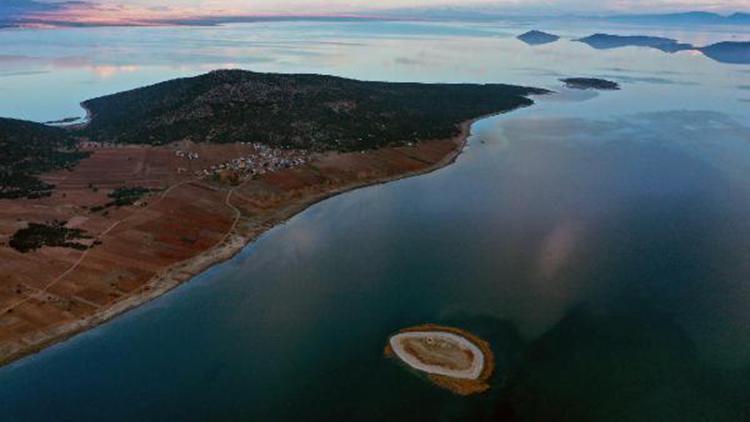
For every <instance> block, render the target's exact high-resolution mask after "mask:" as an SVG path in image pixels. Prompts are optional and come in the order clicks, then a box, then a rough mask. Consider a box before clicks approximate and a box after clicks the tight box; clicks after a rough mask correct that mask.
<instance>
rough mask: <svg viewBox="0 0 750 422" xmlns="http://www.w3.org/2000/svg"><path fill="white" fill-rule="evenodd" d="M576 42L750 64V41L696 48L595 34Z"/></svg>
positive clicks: (654, 39) (674, 42)
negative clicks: (689, 52) (696, 54)
mask: <svg viewBox="0 0 750 422" xmlns="http://www.w3.org/2000/svg"><path fill="white" fill-rule="evenodd" d="M574 41H577V42H582V43H584V44H586V45H588V46H590V47H592V48H596V49H598V50H608V49H614V48H623V47H647V48H654V49H657V50H660V51H663V52H665V53H677V52H679V51H687V50H692V51H700V52H701V53H703V55H704V56H706V57H708V58H710V59H712V60H715V61H717V62H720V63H728V64H748V63H750V41H724V42H719V43H716V44H711V45H708V46H705V47H696V46H694V45H692V44H687V43H681V42H679V41H677V40H673V39H671V38H662V37H650V36H645V35H627V36H626V35H612V34H594V35H590V36H588V37H584V38H579V39H577V40H574Z"/></svg>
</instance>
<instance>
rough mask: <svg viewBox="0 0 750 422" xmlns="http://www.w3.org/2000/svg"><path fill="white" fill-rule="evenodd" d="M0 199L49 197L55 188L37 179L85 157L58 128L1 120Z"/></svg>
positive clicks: (72, 164) (64, 132)
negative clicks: (40, 175) (45, 173)
mask: <svg viewBox="0 0 750 422" xmlns="http://www.w3.org/2000/svg"><path fill="white" fill-rule="evenodd" d="M0 150H2V154H0V199H17V198H40V197H44V196H49V195H50V194H51V191H52V189H53V188H54V186H52V185H50V184H48V183H45V182H43V181H41V180H39V179H38V178H37V177H36V176H37V175H39V174H41V173H44V172H48V171H52V170H58V169H64V168H71V167H73V166H74V165H75V164H76V163H78V161H80V160H81V159H83V158H84V157H86V156H87V155H88V154H86V153H84V152H80V151H78V150H77V148H76V144H75V141H74V140H73V139H72V138H71V137H70V136H69V134H68V133H67V132H66V131H64V130H63V129H60V128H54V127H49V126H45V125H42V124H39V123H33V122H26V121H21V120H14V119H4V118H0Z"/></svg>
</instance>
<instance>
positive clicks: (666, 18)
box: [605, 12, 750, 25]
mask: <svg viewBox="0 0 750 422" xmlns="http://www.w3.org/2000/svg"><path fill="white" fill-rule="evenodd" d="M605 19H606V20H608V21H615V22H622V23H630V24H644V25H745V24H750V14H748V13H741V12H738V13H735V14H733V15H729V16H724V15H720V14H718V13H711V12H686V13H667V14H647V15H615V16H609V17H606V18H605Z"/></svg>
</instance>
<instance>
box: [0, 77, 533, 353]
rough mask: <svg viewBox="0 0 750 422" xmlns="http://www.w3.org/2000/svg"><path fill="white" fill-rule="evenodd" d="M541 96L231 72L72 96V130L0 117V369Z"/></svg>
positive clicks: (446, 152)
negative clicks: (81, 117)
mask: <svg viewBox="0 0 750 422" xmlns="http://www.w3.org/2000/svg"><path fill="white" fill-rule="evenodd" d="M547 92H548V91H546V90H543V89H536V88H527V87H520V86H511V85H502V84H485V85H482V84H418V83H387V82H364V81H355V80H350V79H343V78H337V77H332V76H324V75H286V74H266V73H253V72H247V71H239V70H231V71H215V72H211V73H208V74H205V75H201V76H197V77H193V78H183V79H177V80H173V81H167V82H163V83H160V84H156V85H153V86H149V87H145V88H140V89H136V90H132V91H128V92H123V93H119V94H114V95H109V96H105V97H101V98H97V99H93V100H89V101H86V102H84V106H85V107H86V108H87V109H88V111H89V119H88V120H87V123H86V124H83V125H70V126H63V127H57V126H48V125H43V124H39V123H34V122H27V121H20V120H13V119H0V148H2V149H3V151H4V154H2V155H0V260H2V262H4V263H5V264H6V265H4V266H3V268H4V269H6V270H3V271H4V272H3V273H2V274H0V362H8V361H10V360H13V359H15V358H18V357H20V356H23V355H25V354H28V353H31V352H33V351H35V350H39V349H41V348H43V347H45V346H47V345H49V344H51V343H54V342H57V341H60V340H62V339H64V338H66V337H68V336H70V335H72V334H74V333H76V332H79V331H82V330H85V329H88V328H90V327H92V326H95V325H97V324H99V323H101V322H103V321H106V320H108V319H110V318H112V317H114V316H115V315H118V314H120V313H122V312H123V311H125V310H127V309H130V308H132V307H134V306H138V305H140V304H142V303H144V302H145V301H148V300H150V299H151V298H154V297H156V296H159V295H161V294H162V293H164V292H166V291H168V290H169V289H171V288H173V287H175V286H177V285H179V284H180V283H182V282H184V281H186V280H188V279H190V278H191V277H193V276H194V275H196V274H198V273H200V272H202V271H203V270H205V269H206V268H208V267H209V266H211V265H213V264H215V263H217V262H220V261H223V260H226V259H228V258H230V257H231V256H233V255H234V254H235V253H237V252H238V251H240V250H241V249H242V247H244V246H245V245H246V244H247V243H248V242H250V241H252V240H253V239H255V238H257V236H259V235H260V234H261V233H264V232H265V231H266V230H268V229H269V228H271V227H273V226H275V225H276V224H278V223H280V222H283V221H285V220H286V219H288V218H290V217H291V216H292V215H294V214H296V213H298V212H300V211H302V210H304V209H305V208H307V207H308V206H310V205H311V204H313V203H316V202H318V201H321V200H323V199H325V198H328V197H330V196H332V195H336V194H339V193H342V192H346V191H349V190H352V189H356V188H360V187H363V186H367V185H372V184H376V183H384V182H388V181H392V180H396V179H400V178H404V177H410V176H414V175H418V174H424V173H427V172H430V171H433V170H435V169H438V168H441V167H443V166H446V165H448V164H450V163H451V162H453V160H454V159H455V158H456V156H457V155H458V154H459V153H460V152H461V150H462V148H463V146H464V144H465V142H466V139H467V137H468V135H469V133H470V126H471V122H472V121H473V120H475V119H478V118H480V117H483V116H487V115H491V114H496V113H502V112H508V111H511V110H514V109H516V108H518V107H525V106H529V105H531V104H533V101H532V100H531V99H529V98H528V96H530V95H537V94H545V93H547ZM7 269H13V271H10V270H7ZM31 273H33V277H29V276H28V274H31Z"/></svg>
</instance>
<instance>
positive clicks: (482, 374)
mask: <svg viewBox="0 0 750 422" xmlns="http://www.w3.org/2000/svg"><path fill="white" fill-rule="evenodd" d="M409 333H414V334H421V333H443V334H447V335H453V336H457V337H459V338H461V339H462V340H463V341H465V342H466V343H469V344H471V345H473V346H474V348H476V349H477V350H479V352H480V354H481V357H482V360H481V368H480V371H479V374H478V375H477V377H475V378H461V377H454V376H451V375H446V374H441V373H437V372H430V371H425V370H424V369H421V368H418V367H415V366H414V365H412V364H411V363H410V362H408V361H406V360H405V359H404V358H403V357H402V356H401V355H400V354H399V353H398V352H397V351H396V350H395V349H394V347H393V345H392V344H391V342H392V340H393V339H394V338H395V337H396V336H398V335H400V334H409ZM383 354H384V356H385V357H386V358H393V359H396V360H398V361H399V362H400V363H401V364H403V365H406V366H407V367H409V368H411V369H412V370H414V371H417V372H419V373H421V374H423V375H424V376H426V378H427V379H428V380H429V381H430V382H432V383H433V384H435V385H436V386H438V387H441V388H445V389H446V390H448V391H450V392H452V393H455V394H458V395H460V396H471V395H474V394H482V393H485V392H487V391H488V390H489V389H490V388H491V385H490V380H491V379H492V376H493V375H494V374H495V355H494V354H493V353H492V348H491V347H490V344H489V343H488V342H486V341H485V340H483V339H481V338H479V337H478V336H476V335H474V334H473V333H471V332H469V331H466V330H464V329H462V328H458V327H448V326H445V325H439V324H431V323H429V324H422V325H417V326H414V327H408V328H402V329H400V330H398V331H397V332H396V333H394V334H393V335H391V336H390V337H389V338H388V341H387V343H386V346H385V349H384V350H383Z"/></svg>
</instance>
